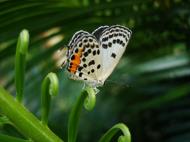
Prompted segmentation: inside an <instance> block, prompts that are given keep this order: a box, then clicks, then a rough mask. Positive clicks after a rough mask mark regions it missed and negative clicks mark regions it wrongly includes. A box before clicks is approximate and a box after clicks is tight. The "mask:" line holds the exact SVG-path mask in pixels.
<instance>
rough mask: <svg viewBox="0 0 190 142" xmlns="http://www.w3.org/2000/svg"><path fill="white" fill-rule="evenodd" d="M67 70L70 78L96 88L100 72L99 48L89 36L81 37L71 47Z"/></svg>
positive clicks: (91, 36)
mask: <svg viewBox="0 0 190 142" xmlns="http://www.w3.org/2000/svg"><path fill="white" fill-rule="evenodd" d="M72 49H73V50H72V51H71V52H70V56H69V64H68V68H67V70H68V71H69V72H70V73H71V78H73V79H76V80H84V82H86V83H87V84H88V83H89V84H90V85H91V86H97V84H98V80H97V78H98V74H100V72H101V68H100V66H101V60H100V59H101V58H100V46H99V43H98V42H97V40H96V38H95V37H94V36H93V35H91V34H85V35H82V36H81V37H80V38H79V39H78V40H77V41H76V42H75V43H74V44H73V46H72Z"/></svg>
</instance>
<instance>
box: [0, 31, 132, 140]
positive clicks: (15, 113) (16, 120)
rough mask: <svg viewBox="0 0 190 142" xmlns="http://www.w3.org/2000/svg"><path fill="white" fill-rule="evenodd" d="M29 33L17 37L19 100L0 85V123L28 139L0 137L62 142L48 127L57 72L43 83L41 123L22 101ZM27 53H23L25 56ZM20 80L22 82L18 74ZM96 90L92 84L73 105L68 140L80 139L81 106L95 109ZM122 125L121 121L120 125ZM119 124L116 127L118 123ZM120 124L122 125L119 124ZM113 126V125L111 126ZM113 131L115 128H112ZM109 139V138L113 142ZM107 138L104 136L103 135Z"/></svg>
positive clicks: (55, 89)
mask: <svg viewBox="0 0 190 142" xmlns="http://www.w3.org/2000/svg"><path fill="white" fill-rule="evenodd" d="M28 41H29V34H28V32H27V31H26V30H23V31H22V32H21V33H20V37H19V39H18V44H17V51H16V62H15V66H16V67H15V70H16V74H15V79H16V90H18V92H19V93H17V101H15V100H14V97H13V96H11V95H10V94H9V93H8V92H7V91H6V90H5V89H4V88H3V87H2V86H0V110H1V113H2V115H3V116H2V117H1V119H0V120H1V125H4V124H11V125H12V126H14V127H15V128H16V129H17V130H18V131H19V132H20V133H21V134H23V135H24V136H25V137H26V139H28V140H23V139H20V138H16V137H12V136H8V135H3V134H1V135H0V140H1V141H4V142H11V141H14V142H32V141H35V142H63V141H62V140H61V139H60V138H59V137H57V136H56V135H55V134H54V133H53V132H52V131H51V130H50V129H49V128H48V125H47V124H48V116H49V110H50V103H51V96H56V95H57V94H58V86H59V83H58V78H57V76H56V74H55V73H52V72H51V73H49V74H48V75H47V76H46V77H45V78H44V80H43V82H42V89H41V93H42V95H41V96H42V97H41V110H42V116H41V122H42V123H41V122H40V121H39V120H38V119H37V118H36V117H35V116H34V115H33V114H32V113H30V112H29V111H28V110H27V109H26V108H25V107H24V106H23V105H22V104H21V101H22V97H23V89H24V86H23V82H24V75H25V74H24V72H25V62H26V61H25V60H26V57H25V56H26V53H27V50H26V48H27V47H28ZM23 55H24V56H23ZM17 76H19V77H21V81H19V77H17ZM95 95H96V92H95V90H94V89H93V88H91V87H86V88H85V89H84V90H83V91H82V92H81V95H80V96H79V98H78V100H77V102H76V104H75V105H74V107H73V109H72V111H71V114H70V117H69V123H68V142H75V141H76V139H77V131H78V123H79V117H80V113H81V110H82V106H83V105H84V107H85V108H86V109H87V110H92V109H93V108H94V106H95V102H96V96H95ZM118 125H119V124H118ZM115 127H116V126H115ZM117 127H119V126H117ZM122 127H123V129H122V128H121V129H122V130H123V132H124V133H127V134H128V133H129V131H128V129H124V128H125V127H126V126H125V125H124V124H122ZM112 129H114V128H112ZM110 131H112V130H110ZM109 135H110V137H112V136H113V135H114V133H113V132H112V133H111V134H109V131H108V133H107V134H106V136H108V137H109ZM130 139H131V138H130V135H128V136H125V137H123V136H122V137H120V138H119V141H121V142H124V141H126V140H127V142H130ZM110 140H111V139H107V140H106V141H107V142H108V141H110ZM103 141H104V138H103Z"/></svg>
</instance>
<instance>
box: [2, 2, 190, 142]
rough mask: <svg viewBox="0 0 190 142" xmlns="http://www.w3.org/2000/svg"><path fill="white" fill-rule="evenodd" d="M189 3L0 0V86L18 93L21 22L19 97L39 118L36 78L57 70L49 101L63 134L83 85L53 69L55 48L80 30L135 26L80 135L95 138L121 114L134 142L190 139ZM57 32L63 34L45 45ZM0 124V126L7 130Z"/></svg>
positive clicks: (56, 127)
mask: <svg viewBox="0 0 190 142" xmlns="http://www.w3.org/2000/svg"><path fill="white" fill-rule="evenodd" d="M189 5H190V3H189V1H182V0H173V1H172V0H165V1H161V0H154V1H151V0H145V1H141V0H127V1H126V0H71V1H70V0H67V1H59V0H56V1H53V2H52V1H50V0H48V1H46V2H45V1H36V0H29V1H27V2H25V1H14V2H13V1H11V2H10V1H9V0H5V1H1V2H0V23H1V24H0V33H1V34H0V84H1V85H2V86H5V88H6V89H7V90H9V92H11V94H16V90H15V89H14V72H13V70H14V54H15V44H16V41H17V35H18V33H19V32H20V31H21V30H22V29H23V28H26V29H28V30H29V31H30V48H29V53H28V56H27V61H28V64H27V65H26V73H25V78H26V80H25V82H24V86H25V89H24V94H25V97H24V100H23V102H24V103H25V105H26V107H27V108H29V109H30V110H32V112H33V113H34V114H35V115H37V116H39V109H37V108H39V105H40V102H39V100H40V98H39V95H37V94H40V90H41V87H40V85H39V84H40V83H41V81H42V79H43V77H44V76H46V75H47V74H48V73H49V72H52V71H53V72H56V74H57V75H58V78H59V82H60V87H59V95H58V96H56V97H55V98H54V100H53V101H52V110H53V111H52V112H51V109H50V116H49V123H48V124H49V125H50V127H51V128H52V129H53V130H54V131H55V132H56V133H57V134H58V136H60V137H61V138H63V137H66V136H65V133H66V130H67V129H65V128H66V125H67V124H65V123H64V122H67V121H66V120H67V118H68V112H69V110H70V109H71V106H72V102H73V101H74V100H75V99H76V98H77V96H78V94H79V93H78V92H80V91H81V90H80V88H81V87H82V86H81V85H80V83H77V82H74V81H70V80H68V79H67V78H66V75H65V74H64V71H63V70H58V69H57V68H56V65H55V58H54V57H55V56H53V55H54V52H55V51H56V50H57V49H60V48H61V47H64V46H65V45H67V43H68V41H69V39H70V38H71V36H72V35H73V34H74V32H76V31H77V30H80V29H83V30H87V31H89V32H91V31H93V30H94V29H95V28H97V27H98V26H101V25H113V24H121V25H125V26H127V27H129V28H131V29H132V31H133V35H132V39H131V41H130V42H129V45H128V47H127V50H126V54H125V55H124V57H123V58H122V60H121V62H120V64H119V65H118V66H117V68H116V70H115V71H114V73H113V74H112V76H111V77H110V78H109V79H108V80H107V81H106V83H105V85H104V87H103V88H100V90H101V91H100V95H98V97H97V102H96V103H97V104H96V108H95V110H94V111H92V112H91V113H86V112H84V113H83V115H82V119H81V120H80V121H81V124H80V125H79V135H78V138H79V141H83V142H88V141H92V142H93V141H94V142H96V141H98V139H99V137H100V135H101V134H102V133H103V132H104V131H105V130H106V129H108V128H109V127H111V126H113V124H115V123H117V122H120V121H121V120H122V121H123V122H125V123H127V124H128V125H129V128H130V130H132V136H133V138H132V139H133V141H142V142H143V141H146V142H147V141H151V142H152V141H163V142H186V141H188V140H189V139H190V136H189V129H190V127H189V125H188V124H189V115H188V114H189V109H188V108H189V77H190V66H189V65H190V59H189V55H190V54H189V52H190V50H189V49H190V48H189V37H190V33H189V27H190V22H189V21H190V16H189ZM55 37H58V38H59V37H63V38H62V39H61V40H59V41H58V42H56V43H55V44H48V43H49V41H51V40H52V39H53V38H55ZM73 88H74V89H73ZM97 120H98V121H97ZM62 123H63V125H64V126H62V125H60V124H62ZM166 124H167V125H166ZM94 126H96V127H94ZM4 127H5V128H4V129H1V131H3V132H5V133H8V134H9V133H10V132H9V131H8V130H7V129H6V125H5V126H4ZM92 128H93V129H92ZM86 133H88V135H86Z"/></svg>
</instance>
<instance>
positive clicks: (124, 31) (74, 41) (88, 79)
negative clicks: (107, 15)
mask: <svg viewBox="0 0 190 142" xmlns="http://www.w3.org/2000/svg"><path fill="white" fill-rule="evenodd" d="M131 34H132V32H131V30H130V29H128V28H127V27H124V26H121V25H113V26H101V27H99V28H97V29H96V30H94V31H93V32H92V33H89V32H87V31H83V30H80V31H78V32H76V33H75V34H74V35H73V37H72V38H71V40H70V42H69V44H68V51H67V67H66V68H67V71H68V72H69V74H70V78H72V79H74V80H80V81H83V82H84V83H85V84H87V85H89V86H91V87H94V88H96V87H99V86H103V84H104V82H105V80H106V79H107V78H108V77H109V76H110V74H111V73H112V72H113V70H114V68H115V67H116V65H117V64H118V62H119V60H120V58H121V57H122V55H123V53H124V51H125V49H126V47H127V44H128V42H129V39H130V37H131Z"/></svg>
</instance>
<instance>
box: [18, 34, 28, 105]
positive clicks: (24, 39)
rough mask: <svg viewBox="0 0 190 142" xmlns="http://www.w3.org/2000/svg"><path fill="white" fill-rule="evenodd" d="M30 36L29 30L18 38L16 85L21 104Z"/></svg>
mask: <svg viewBox="0 0 190 142" xmlns="http://www.w3.org/2000/svg"><path fill="white" fill-rule="evenodd" d="M28 43H29V34H28V31H27V30H23V31H22V32H21V33H20V35H19V38H18V42H17V48H16V57H15V84H16V98H17V100H18V101H19V102H21V101H22V98H23V90H24V74H25V66H26V54H27V51H28Z"/></svg>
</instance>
